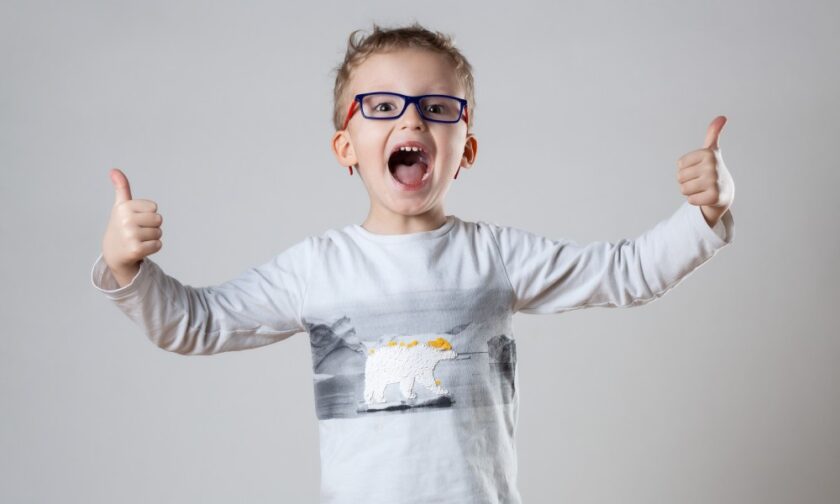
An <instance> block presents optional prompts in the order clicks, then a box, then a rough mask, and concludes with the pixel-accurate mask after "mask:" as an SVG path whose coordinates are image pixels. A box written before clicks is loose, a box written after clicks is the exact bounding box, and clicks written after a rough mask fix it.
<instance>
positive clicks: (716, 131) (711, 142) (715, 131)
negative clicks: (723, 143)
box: [703, 116, 726, 150]
mask: <svg viewBox="0 0 840 504" xmlns="http://www.w3.org/2000/svg"><path fill="white" fill-rule="evenodd" d="M724 124H726V116H717V117H715V118H714V119H712V122H711V124H709V128H708V129H707V130H706V141H705V142H703V148H705V149H712V150H719V149H720V145H719V138H720V131H721V130H722V129H723V125H724Z"/></svg>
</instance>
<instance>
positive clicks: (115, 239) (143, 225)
mask: <svg viewBox="0 0 840 504" xmlns="http://www.w3.org/2000/svg"><path fill="white" fill-rule="evenodd" d="M109 175H110V176H111V182H112V183H113V184H114V191H115V199H114V206H113V208H111V218H110V220H109V222H108V228H107V229H106V230H105V236H104V238H103V239H102V258H103V259H104V260H105V263H106V264H107V265H108V268H109V269H110V270H111V273H113V274H114V277H115V278H116V280H117V282H118V283H119V284H120V286H121V287H122V286H124V285H126V284H128V283H129V282H130V281H131V279H132V278H134V275H136V274H137V271H138V270H139V268H140V261H141V260H142V259H143V258H144V257H146V256H148V255H151V254H154V253H155V252H157V251H159V250H160V249H161V247H162V246H163V244H162V243H161V241H160V238H161V236H162V235H163V231H161V229H160V225H161V224H162V223H163V217H161V215H160V214H159V213H157V203H155V202H154V201H151V200H143V199H131V187H130V186H129V185H128V179H127V178H126V176H125V174H124V173H123V172H122V171H120V170H119V169H117V168H114V169H112V170H111V171H110V173H109Z"/></svg>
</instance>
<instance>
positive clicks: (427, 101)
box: [420, 96, 461, 122]
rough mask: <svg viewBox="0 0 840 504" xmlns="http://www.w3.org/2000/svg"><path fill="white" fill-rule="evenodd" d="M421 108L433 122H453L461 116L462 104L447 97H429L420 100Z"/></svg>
mask: <svg viewBox="0 0 840 504" xmlns="http://www.w3.org/2000/svg"><path fill="white" fill-rule="evenodd" d="M420 108H421V109H422V110H423V115H424V116H426V118H427V119H431V120H433V121H447V122H453V121H457V120H458V117H459V116H460V115H461V102H459V101H458V100H456V99H454V98H449V97H446V96H427V97H425V98H423V99H421V100H420Z"/></svg>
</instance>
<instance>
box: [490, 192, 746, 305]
mask: <svg viewBox="0 0 840 504" xmlns="http://www.w3.org/2000/svg"><path fill="white" fill-rule="evenodd" d="M490 229H491V230H492V232H493V235H494V237H495V239H496V245H497V247H498V252H499V255H500V257H501V261H502V264H503V266H504V269H505V271H506V273H507V275H508V279H509V280H510V284H511V288H512V289H513V292H514V295H515V306H514V312H518V311H521V312H523V313H560V312H563V311H569V310H574V309H579V308H587V307H593V306H604V307H629V306H636V305H641V304H645V303H647V302H649V301H652V300H654V299H657V298H658V297H660V296H662V295H663V294H665V293H666V292H667V291H669V290H670V289H672V288H673V287H674V286H676V285H677V284H678V283H679V282H680V281H681V280H682V279H683V278H685V277H686V276H687V275H688V274H690V273H691V272H692V271H694V270H695V269H697V268H698V267H700V265H702V264H703V263H704V262H706V261H708V260H709V259H710V258H711V257H712V256H714V255H715V254H716V253H717V251H718V250H720V249H721V248H723V247H725V246H726V245H728V244H729V243H731V242H732V240H733V238H734V236H735V235H734V232H735V221H734V219H733V216H732V209H731V208H730V209H729V211H727V212H726V213H725V214H724V215H723V216H722V217H721V220H720V221H719V222H718V225H717V226H716V229H713V228H711V227H709V225H708V223H707V222H706V220H705V218H704V217H703V213H702V211H701V210H700V207H699V206H695V205H691V204H689V203H688V202H687V201H686V202H683V204H682V205H681V206H680V207H679V208H678V209H677V211H676V212H674V213H673V214H672V215H671V216H670V217H669V218H667V219H665V220H663V221H661V222H659V223H658V224H656V225H655V226H654V227H653V228H651V229H649V230H647V231H645V232H644V233H642V234H641V235H640V236H639V237H637V238H636V239H634V240H627V239H621V240H619V241H617V242H616V243H612V242H604V241H601V242H593V243H589V244H586V245H580V244H578V243H576V242H574V241H570V240H565V239H559V240H551V239H549V238H546V237H543V236H539V235H536V234H533V233H530V232H528V231H524V230H521V229H517V228H513V227H506V226H498V225H495V224H490Z"/></svg>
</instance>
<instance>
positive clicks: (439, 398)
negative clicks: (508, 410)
mask: <svg viewBox="0 0 840 504" xmlns="http://www.w3.org/2000/svg"><path fill="white" fill-rule="evenodd" d="M307 326H308V329H309V335H310V343H311V349H312V360H313V371H314V386H315V401H316V413H317V415H318V418H319V419H327V418H351V417H358V416H363V415H371V414H388V413H394V412H400V413H407V412H413V411H429V409H430V408H431V409H434V408H453V407H477V406H490V405H495V404H501V403H510V402H511V401H512V400H513V396H514V373H515V364H516V345H515V342H514V340H513V339H512V338H509V337H508V336H506V335H504V334H496V335H495V336H492V337H489V338H488V337H487V336H486V331H487V330H488V329H496V324H494V323H492V322H491V323H487V322H485V323H468V324H464V325H460V326H457V327H455V328H452V329H449V330H448V331H443V332H423V333H414V334H385V335H379V336H378V337H376V339H368V340H363V339H361V338H359V336H358V335H357V332H356V328H355V327H353V325H352V324H351V320H350V318H349V317H347V316H343V317H340V318H338V319H336V320H334V321H332V322H328V323H308V324H307ZM461 347H463V348H464V349H465V351H461Z"/></svg>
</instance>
